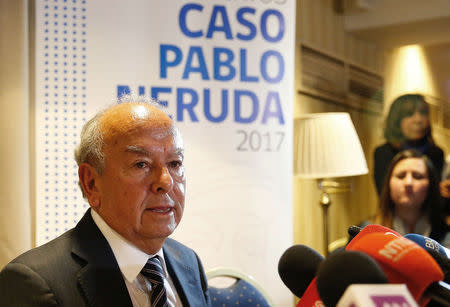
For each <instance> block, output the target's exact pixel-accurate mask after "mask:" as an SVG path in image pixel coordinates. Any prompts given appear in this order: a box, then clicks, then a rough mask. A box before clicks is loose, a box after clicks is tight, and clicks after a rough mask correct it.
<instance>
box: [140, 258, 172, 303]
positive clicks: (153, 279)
mask: <svg viewBox="0 0 450 307" xmlns="http://www.w3.org/2000/svg"><path fill="white" fill-rule="evenodd" d="M141 274H142V275H144V276H145V277H146V278H147V279H148V280H149V281H150V283H151V284H152V294H151V299H150V300H151V303H152V304H151V305H152V307H163V306H167V294H166V289H165V288H164V271H163V269H162V265H161V261H160V260H159V257H158V256H154V257H152V258H150V259H148V260H147V263H146V264H145V266H144V268H143V269H142V271H141Z"/></svg>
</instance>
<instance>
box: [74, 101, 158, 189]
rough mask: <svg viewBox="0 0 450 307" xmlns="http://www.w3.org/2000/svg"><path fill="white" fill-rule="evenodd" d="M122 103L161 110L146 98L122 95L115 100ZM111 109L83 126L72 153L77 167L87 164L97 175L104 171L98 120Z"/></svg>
mask: <svg viewBox="0 0 450 307" xmlns="http://www.w3.org/2000/svg"><path fill="white" fill-rule="evenodd" d="M124 102H131V103H141V104H147V105H152V106H155V107H157V108H158V109H161V105H160V104H159V102H158V101H157V100H156V99H153V98H149V97H147V96H139V95H136V94H129V95H122V96H120V97H119V98H118V99H117V102H116V104H120V103H124ZM111 107H112V106H109V107H107V108H105V109H103V110H101V111H100V112H98V113H97V114H96V115H94V117H92V118H91V119H90V120H88V121H87V122H86V123H85V124H84V126H83V129H82V130H81V134H80V144H79V145H78V146H77V147H76V148H75V152H74V156H75V161H76V162H77V165H78V166H80V165H81V164H82V163H87V164H89V165H91V166H92V167H93V168H94V169H95V170H96V171H97V173H98V174H99V175H101V174H102V173H103V171H104V170H105V156H104V153H103V145H104V143H103V135H102V132H101V131H100V127H99V126H100V123H99V119H100V118H101V117H102V115H103V114H104V113H105V111H106V110H108V109H109V108H111ZM163 111H164V110H163ZM80 188H81V191H82V192H83V196H84V197H85V195H84V191H83V188H82V187H81V186H80Z"/></svg>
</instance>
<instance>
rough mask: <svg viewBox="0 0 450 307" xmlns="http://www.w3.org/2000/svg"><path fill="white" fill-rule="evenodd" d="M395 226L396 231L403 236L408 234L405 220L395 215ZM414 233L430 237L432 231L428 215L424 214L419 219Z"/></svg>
mask: <svg viewBox="0 0 450 307" xmlns="http://www.w3.org/2000/svg"><path fill="white" fill-rule="evenodd" d="M392 226H393V228H394V230H395V231H397V232H398V233H399V234H401V235H402V236H404V235H406V234H408V228H407V227H406V225H405V224H404V223H403V221H402V220H401V219H400V218H399V217H398V216H394V220H393V225H392ZM414 233H418V234H421V235H423V236H426V237H429V236H430V233H431V225H430V222H429V221H428V217H427V216H426V215H423V216H421V217H420V218H419V220H418V221H417V223H416V225H415V227H414Z"/></svg>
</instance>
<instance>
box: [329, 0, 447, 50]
mask: <svg viewBox="0 0 450 307" xmlns="http://www.w3.org/2000/svg"><path fill="white" fill-rule="evenodd" d="M335 8H336V9H337V11H338V12H340V13H341V14H342V15H343V17H344V27H345V30H346V31H347V32H350V33H353V34H354V35H355V36H357V37H361V38H363V39H364V40H368V41H372V42H375V43H376V44H377V45H379V46H382V47H384V48H386V49H391V48H395V47H400V46H404V45H411V44H420V45H434V44H439V45H442V44H444V45H445V44H446V43H450V1H449V0H426V1H424V0H336V1H335Z"/></svg>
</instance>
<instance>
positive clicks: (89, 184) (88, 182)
mask: <svg viewBox="0 0 450 307" xmlns="http://www.w3.org/2000/svg"><path fill="white" fill-rule="evenodd" d="M99 177H100V175H99V174H98V173H97V171H96V170H95V168H94V167H93V166H92V165H90V164H87V163H82V164H80V165H79V166H78V178H79V180H80V185H81V188H82V189H83V191H84V195H85V196H86V198H87V200H88V202H89V205H91V207H92V208H93V209H98V207H99V206H100V189H99V186H98V184H99V181H98V178H99Z"/></svg>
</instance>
